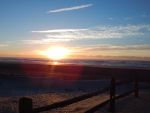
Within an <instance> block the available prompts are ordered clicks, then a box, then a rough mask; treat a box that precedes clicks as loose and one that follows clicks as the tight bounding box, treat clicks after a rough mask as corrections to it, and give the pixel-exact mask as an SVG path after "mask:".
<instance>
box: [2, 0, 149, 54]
mask: <svg viewBox="0 0 150 113" xmlns="http://www.w3.org/2000/svg"><path fill="white" fill-rule="evenodd" d="M0 15H1V17H0V31H1V32H0V56H33V55H34V56H38V54H37V51H40V50H44V49H46V48H48V47H50V46H53V45H63V46H66V47H68V48H71V49H73V50H74V55H75V56H77V55H78V56H84V55H85V54H86V53H87V52H89V50H90V54H87V55H85V56H88V57H93V56H94V55H95V56H134V57H150V51H149V50H150V1H149V0H0ZM29 51H30V52H29ZM83 54H84V55H83Z"/></svg>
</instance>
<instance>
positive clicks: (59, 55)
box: [44, 47, 69, 60]
mask: <svg viewBox="0 0 150 113" xmlns="http://www.w3.org/2000/svg"><path fill="white" fill-rule="evenodd" d="M44 54H45V55H46V56H47V57H48V58H50V59H52V60H61V59H64V58H66V57H67V56H68V54H69V50H68V49H67V48H65V47H52V48H50V49H48V50H46V51H45V52H44Z"/></svg>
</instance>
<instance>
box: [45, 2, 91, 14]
mask: <svg viewBox="0 0 150 113" xmlns="http://www.w3.org/2000/svg"><path fill="white" fill-rule="evenodd" d="M91 6H93V4H84V5H79V6H72V7H65V8H60V9H53V10H50V11H48V13H58V12H64V11H72V10H79V9H83V8H87V7H91Z"/></svg>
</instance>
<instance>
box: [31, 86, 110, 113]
mask: <svg viewBox="0 0 150 113" xmlns="http://www.w3.org/2000/svg"><path fill="white" fill-rule="evenodd" d="M108 90H109V87H107V88H104V89H102V90H100V91H96V92H94V93H89V94H85V95H81V96H78V97H75V98H72V99H68V100H65V101H61V102H56V103H54V104H51V105H47V106H44V107H39V108H35V109H34V113H37V112H42V111H48V110H51V109H55V108H60V107H64V106H67V105H70V104H73V103H76V102H79V101H82V100H85V99H88V98H91V97H93V96H96V95H99V94H101V93H104V92H106V91H108Z"/></svg>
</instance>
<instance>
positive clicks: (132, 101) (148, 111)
mask: <svg viewBox="0 0 150 113" xmlns="http://www.w3.org/2000/svg"><path fill="white" fill-rule="evenodd" d="M80 94H81V93H76V94H75V93H47V94H46V93H45V94H37V95H32V96H29V97H30V98H32V99H33V104H34V107H39V106H43V105H47V104H51V103H54V102H58V101H61V100H65V99H68V98H72V97H74V96H78V95H80ZM19 98H20V97H19V96H18V97H0V113H16V112H18V100H19ZM107 98H108V95H107V94H102V95H99V96H96V97H93V98H91V99H88V100H84V101H82V102H78V103H75V104H72V105H69V106H67V107H64V108H61V109H57V110H53V111H48V112H43V113H84V112H85V111H86V110H88V109H90V108H91V107H92V106H94V105H96V104H98V103H100V102H102V101H104V100H105V99H107ZM116 108H117V109H116V111H117V113H150V91H141V92H140V97H139V98H135V97H134V96H133V95H130V96H128V97H125V98H123V99H120V100H118V101H117V102H116ZM96 113H109V112H108V105H106V106H104V107H103V108H101V109H99V110H98V111H97V112H96Z"/></svg>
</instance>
